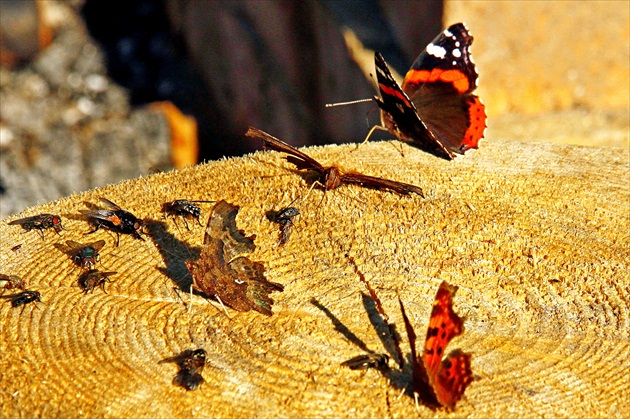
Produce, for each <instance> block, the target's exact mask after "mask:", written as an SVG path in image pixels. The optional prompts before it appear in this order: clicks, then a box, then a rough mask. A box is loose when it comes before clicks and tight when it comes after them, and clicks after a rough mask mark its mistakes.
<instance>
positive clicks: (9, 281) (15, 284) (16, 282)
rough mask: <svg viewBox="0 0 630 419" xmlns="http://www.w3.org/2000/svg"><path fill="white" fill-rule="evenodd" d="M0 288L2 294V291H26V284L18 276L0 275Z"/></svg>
mask: <svg viewBox="0 0 630 419" xmlns="http://www.w3.org/2000/svg"><path fill="white" fill-rule="evenodd" d="M0 288H1V289H2V290H3V292H4V290H14V289H16V288H19V289H21V290H24V289H26V283H25V282H24V280H22V278H20V277H19V276H15V275H5V274H0Z"/></svg>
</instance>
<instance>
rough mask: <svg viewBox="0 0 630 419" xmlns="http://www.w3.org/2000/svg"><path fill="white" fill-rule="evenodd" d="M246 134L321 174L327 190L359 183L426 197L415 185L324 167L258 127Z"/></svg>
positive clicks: (297, 164) (398, 192)
mask: <svg viewBox="0 0 630 419" xmlns="http://www.w3.org/2000/svg"><path fill="white" fill-rule="evenodd" d="M245 135H247V136H248V137H251V138H258V139H260V140H262V141H263V144H264V147H265V148H270V149H272V150H275V151H280V152H283V153H287V154H289V155H288V156H287V157H286V159H287V161H288V162H289V163H292V164H293V165H295V167H296V168H297V169H298V170H311V171H314V172H316V173H317V174H318V175H319V178H318V179H317V181H318V182H319V183H320V184H321V185H323V187H324V189H325V190H327V191H330V190H333V189H337V188H338V187H340V186H341V185H343V184H346V185H359V186H363V187H364V188H371V189H377V190H389V191H392V192H396V193H397V194H400V195H409V194H411V193H415V194H418V195H420V196H422V197H424V194H423V192H422V189H420V188H419V187H417V186H414V185H409V184H407V183H402V182H396V181H394V180H388V179H383V178H380V177H374V176H368V175H364V174H362V173H357V172H348V173H343V172H342V171H341V170H340V169H339V168H338V167H337V166H329V167H324V166H323V165H322V164H321V163H319V162H318V161H317V160H315V159H313V158H312V157H310V156H308V155H306V154H304V153H302V152H301V151H300V150H298V149H297V148H295V147H293V146H291V145H289V144H287V143H285V142H284V141H280V140H279V139H277V138H275V137H273V136H271V135H269V134H267V133H266V132H264V131H261V130H259V129H257V128H254V127H249V130H248V131H247V133H246V134H245Z"/></svg>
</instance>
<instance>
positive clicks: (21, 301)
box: [0, 291, 42, 307]
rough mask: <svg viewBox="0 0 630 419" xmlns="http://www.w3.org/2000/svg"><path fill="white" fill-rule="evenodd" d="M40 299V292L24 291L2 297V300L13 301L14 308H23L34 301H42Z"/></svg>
mask: <svg viewBox="0 0 630 419" xmlns="http://www.w3.org/2000/svg"><path fill="white" fill-rule="evenodd" d="M40 297H41V294H40V293H39V291H23V292H20V293H18V294H11V295H2V296H0V298H3V299H9V300H11V306H12V307H19V306H23V305H26V304H28V303H32V302H33V301H42V300H41V299H40Z"/></svg>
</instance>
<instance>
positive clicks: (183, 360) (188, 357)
mask: <svg viewBox="0 0 630 419" xmlns="http://www.w3.org/2000/svg"><path fill="white" fill-rule="evenodd" d="M206 357H207V353H206V351H205V350H204V349H196V350H194V351H193V350H192V349H187V350H185V351H184V352H182V353H181V354H179V355H176V356H174V357H172V358H167V359H164V360H162V361H160V363H164V362H174V363H176V364H177V366H178V367H179V371H178V372H177V374H176V375H175V378H174V379H173V384H175V385H178V386H181V387H184V388H185V389H186V390H196V389H197V388H198V387H199V386H200V385H201V384H202V383H203V382H204V381H205V380H204V379H203V377H202V376H201V373H202V372H203V369H204V367H205V366H206Z"/></svg>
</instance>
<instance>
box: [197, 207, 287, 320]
mask: <svg viewBox="0 0 630 419" xmlns="http://www.w3.org/2000/svg"><path fill="white" fill-rule="evenodd" d="M238 210H239V207H237V206H235V205H232V204H229V203H227V202H225V201H219V202H217V203H216V205H215V206H214V208H213V210H212V214H210V218H209V219H208V224H207V226H206V231H205V234H204V240H203V246H202V248H201V255H200V257H199V260H198V261H196V262H193V261H190V260H188V261H186V266H187V267H188V271H189V272H190V273H191V275H192V277H193V288H194V289H196V290H198V291H200V292H202V293H203V294H205V295H207V296H208V297H216V298H217V299H218V300H220V302H222V303H224V304H226V305H228V306H230V307H231V308H233V309H234V310H237V311H250V310H256V311H258V312H259V313H262V314H264V315H266V316H271V315H272V314H273V313H272V311H271V306H272V304H273V300H272V299H271V298H270V297H269V294H270V293H272V292H274V291H278V292H281V291H284V287H283V286H282V285H281V284H277V283H275V282H269V281H268V280H267V278H265V275H264V273H265V267H264V266H263V264H262V263H260V262H253V261H251V260H249V259H248V258H247V257H245V256H243V255H242V254H244V253H251V252H253V251H254V249H256V245H254V239H255V237H256V236H250V237H246V236H245V233H244V232H243V231H241V230H239V229H238V228H237V227H236V215H237V214H238Z"/></svg>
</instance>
